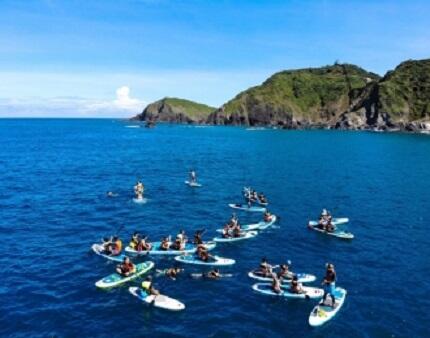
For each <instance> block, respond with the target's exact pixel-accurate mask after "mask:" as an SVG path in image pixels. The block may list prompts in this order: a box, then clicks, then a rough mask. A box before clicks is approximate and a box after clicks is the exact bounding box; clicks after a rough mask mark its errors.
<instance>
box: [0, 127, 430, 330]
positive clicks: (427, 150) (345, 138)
mask: <svg viewBox="0 0 430 338" xmlns="http://www.w3.org/2000/svg"><path fill="white" fill-rule="evenodd" d="M191 168H193V169H195V170H196V171H197V173H198V178H199V180H200V182H201V183H202V184H203V187H202V188H199V189H191V188H190V187H188V186H186V185H185V184H184V180H185V179H187V178H188V177H187V173H188V172H189V170H190V169H191ZM0 169H1V180H0V213H1V217H0V233H1V240H2V241H1V242H2V252H3V254H2V255H1V258H0V262H1V268H2V281H1V283H0V294H1V300H2V301H1V302H0V322H1V323H2V324H1V325H0V335H1V336H3V337H49V336H51V337H54V336H55V337H78V336H84V337H85V336H87V337H112V336H113V337H136V336H141V337H206V336H208V337H294V336H298V337H429V336H430V326H429V319H430V316H429V311H430V301H429V299H430V298H429V295H430V283H429V276H430V260H429V256H430V236H429V234H428V232H429V229H430V228H429V223H430V177H429V173H430V137H429V136H427V135H416V134H402V133H389V134H384V133H370V132H351V131H349V132H342V131H281V130H247V129H246V128H238V127H199V126H185V125H159V126H157V127H156V128H153V129H147V128H140V127H138V125H133V124H131V123H130V122H128V121H124V120H109V119H100V120H98V119H94V120H91V119H88V120H79V119H77V120H67V119H3V120H0ZM138 179H141V180H142V181H143V182H144V184H145V188H146V189H145V190H146V197H147V198H148V202H147V203H146V204H136V203H133V201H132V198H133V185H134V184H135V182H136V180H138ZM244 186H252V187H254V188H255V189H256V190H258V191H262V192H264V193H265V194H266V196H267V197H268V199H269V201H270V205H269V209H270V210H271V211H272V212H273V213H274V214H276V215H278V216H279V222H278V223H277V226H275V227H272V228H270V229H268V230H266V231H264V232H262V233H260V234H259V235H258V236H257V237H256V238H254V239H250V240H247V241H242V242H238V243H231V244H219V245H218V246H217V248H216V249H215V250H214V251H213V252H214V253H216V254H218V255H220V256H222V257H228V258H234V259H235V260H236V264H235V265H233V266H232V267H229V268H224V269H222V271H223V272H228V273H232V274H233V276H232V277H230V278H225V279H220V280H215V281H209V280H197V279H192V278H190V277H189V273H191V272H196V271H201V269H200V268H198V267H193V266H191V265H187V266H185V265H184V268H185V272H184V274H183V275H182V276H180V277H179V278H178V279H177V280H176V281H173V280H170V279H167V278H164V277H158V278H157V277H154V283H155V285H156V287H157V288H158V289H159V290H160V291H161V292H162V293H163V294H166V295H168V296H170V297H173V298H175V299H178V300H180V301H182V302H183V303H184V304H185V305H186V309H185V310H184V311H182V312H167V311H163V310H161V309H157V308H153V307H149V306H148V305H146V304H144V303H142V302H140V301H139V300H138V299H137V298H135V297H133V296H132V295H130V293H129V292H128V287H129V286H132V285H136V286H138V285H139V284H140V282H141V279H140V280H136V281H133V282H131V283H129V284H125V285H124V286H122V287H118V288H113V289H111V290H108V291H103V290H99V289H97V288H96V287H95V285H94V284H95V282H96V281H97V280H99V279H101V278H102V277H104V276H107V275H109V274H111V273H112V272H113V271H114V269H115V262H111V261H107V260H105V259H104V258H102V257H100V256H97V255H95V254H94V253H93V252H92V251H91V245H92V244H93V243H97V242H99V241H100V239H101V238H102V237H106V236H110V235H113V234H115V232H119V233H118V235H119V236H120V237H121V238H122V240H123V242H124V244H127V243H128V241H129V239H130V236H131V234H132V232H133V231H140V232H142V233H144V234H147V235H149V239H150V240H153V241H156V240H160V238H161V237H163V236H167V235H169V234H170V235H175V234H176V233H177V232H178V230H179V229H185V230H186V232H187V234H188V235H189V236H192V234H193V232H194V231H195V230H197V229H206V232H205V235H204V236H205V239H208V240H209V239H211V238H212V237H214V236H215V235H216V232H215V229H217V228H220V227H221V226H222V225H223V224H224V223H225V222H226V221H227V220H228V219H229V218H230V216H231V214H232V209H230V208H229V207H228V203H237V202H242V201H243V198H242V194H241V191H242V188H243V187H244ZM107 191H113V192H115V193H117V194H118V196H117V197H115V198H107V197H106V192H107ZM322 208H327V209H328V210H330V211H331V212H332V214H333V215H334V216H335V217H336V216H337V217H349V218H350V222H349V224H347V225H346V229H347V230H348V231H350V232H352V233H353V234H354V235H355V238H354V239H353V240H350V241H346V240H342V239H338V238H334V237H330V236H326V235H324V234H320V233H317V232H315V231H311V230H309V229H307V226H306V225H307V222H308V221H309V220H310V219H316V218H317V217H318V215H319V213H320V212H321V210H322ZM237 214H238V216H239V219H240V222H241V223H242V224H246V223H255V222H257V221H259V220H260V218H261V216H260V214H257V213H241V212H237ZM262 257H267V259H268V260H269V261H270V262H272V263H274V264H279V263H283V262H286V261H287V260H290V261H291V263H292V266H291V268H292V270H293V271H297V272H306V273H312V274H315V275H316V276H317V277H318V280H317V282H315V283H313V284H312V285H314V286H319V285H320V281H321V280H322V278H323V276H324V273H325V263H327V262H332V263H334V264H335V267H336V271H337V277H338V281H337V285H339V286H341V287H343V288H345V289H346V290H347V291H348V295H347V298H346V301H345V304H344V306H343V307H342V309H341V310H340V311H339V313H338V314H337V316H336V317H335V318H334V319H333V320H331V321H330V322H328V323H327V324H325V325H324V326H322V327H320V328H311V327H310V326H309V325H308V317H309V314H310V312H311V310H312V308H313V307H314V306H315V304H316V302H317V301H315V300H287V299H284V298H282V297H270V296H266V295H263V294H259V293H256V292H255V291H253V290H252V288H251V286H252V284H253V283H255V281H254V280H252V279H250V278H249V277H248V276H247V273H248V272H249V271H250V270H252V269H253V268H255V267H257V266H258V264H259V262H260V260H261V258H262ZM145 259H148V258H144V259H143V260H145ZM152 260H153V261H154V262H155V264H156V267H157V268H158V269H162V268H166V267H170V266H173V265H174V264H175V263H174V261H173V259H172V258H157V257H154V258H152Z"/></svg>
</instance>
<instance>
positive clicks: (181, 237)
mask: <svg viewBox="0 0 430 338" xmlns="http://www.w3.org/2000/svg"><path fill="white" fill-rule="evenodd" d="M176 239H179V240H180V241H181V243H183V244H185V243H186V242H187V240H188V238H187V236H186V235H185V230H181V231H179V233H178V234H177V235H176Z"/></svg>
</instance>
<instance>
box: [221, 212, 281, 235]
mask: <svg viewBox="0 0 430 338" xmlns="http://www.w3.org/2000/svg"><path fill="white" fill-rule="evenodd" d="M276 220H277V218H276V216H275V215H272V218H271V220H270V221H269V222H264V221H261V222H258V223H253V224H245V225H241V226H240V229H241V230H242V231H255V230H265V229H267V228H268V227H270V226H272V225H273V224H275V222H276ZM216 231H217V232H221V233H222V232H224V229H217V230H216Z"/></svg>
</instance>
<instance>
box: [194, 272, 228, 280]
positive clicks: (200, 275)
mask: <svg viewBox="0 0 430 338" xmlns="http://www.w3.org/2000/svg"><path fill="white" fill-rule="evenodd" d="M190 277H191V278H194V279H221V278H230V277H233V274H231V273H220V274H219V277H217V278H214V277H210V276H208V274H207V273H190Z"/></svg>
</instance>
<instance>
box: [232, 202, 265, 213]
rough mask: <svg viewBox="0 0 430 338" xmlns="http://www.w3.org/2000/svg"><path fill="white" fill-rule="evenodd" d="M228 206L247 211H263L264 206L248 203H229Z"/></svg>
mask: <svg viewBox="0 0 430 338" xmlns="http://www.w3.org/2000/svg"><path fill="white" fill-rule="evenodd" d="M228 206H229V207H230V208H233V209H238V210H243V211H249V212H265V211H266V208H263V207H256V206H252V205H251V206H249V205H248V204H240V203H239V204H238V203H236V204H235V203H230V204H229V205H228Z"/></svg>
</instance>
